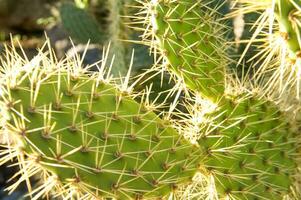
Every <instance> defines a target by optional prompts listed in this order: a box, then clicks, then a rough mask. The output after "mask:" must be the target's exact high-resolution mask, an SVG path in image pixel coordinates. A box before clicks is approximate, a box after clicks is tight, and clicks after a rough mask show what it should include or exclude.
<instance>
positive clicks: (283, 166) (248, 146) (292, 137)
mask: <svg viewBox="0 0 301 200" xmlns="http://www.w3.org/2000/svg"><path fill="white" fill-rule="evenodd" d="M217 116H218V117H217ZM207 117H208V118H215V119H214V120H213V123H212V124H206V125H205V128H204V129H203V130H206V131H204V132H205V133H203V135H202V137H201V138H200V139H199V140H198V143H199V145H200V146H201V147H202V148H203V151H204V152H207V156H205V159H204V165H205V167H206V168H207V169H208V170H209V172H210V174H211V175H213V177H214V180H215V185H216V188H217V191H218V193H219V195H220V197H227V196H228V197H231V198H233V199H239V200H243V199H247V200H253V199H254V200H255V199H275V200H276V199H282V198H283V197H284V196H285V195H287V194H289V192H290V187H291V186H292V185H293V182H294V179H293V174H295V173H296V171H295V170H296V169H297V167H296V160H295V157H296V156H297V142H296V141H297V140H296V138H297V135H296V134H295V132H294V131H293V130H292V127H291V124H289V123H287V122H286V121H287V120H286V119H285V118H284V117H285V115H284V113H282V112H280V111H279V109H278V107H276V105H275V104H274V103H272V102H269V101H266V100H262V99H259V98H258V97H256V95H251V94H241V95H240V96H228V97H225V98H224V99H223V101H222V102H221V103H220V107H219V110H217V111H214V112H213V113H210V114H208V115H207ZM206 132H207V133H206Z"/></svg>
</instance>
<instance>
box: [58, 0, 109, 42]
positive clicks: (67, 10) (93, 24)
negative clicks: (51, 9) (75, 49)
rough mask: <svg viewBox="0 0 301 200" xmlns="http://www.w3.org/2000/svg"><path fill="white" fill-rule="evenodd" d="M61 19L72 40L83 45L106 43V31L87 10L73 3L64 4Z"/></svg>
mask: <svg viewBox="0 0 301 200" xmlns="http://www.w3.org/2000/svg"><path fill="white" fill-rule="evenodd" d="M60 17H61V21H62V24H63V26H64V28H65V29H66V31H67V33H68V34H70V36H71V37H72V39H75V40H76V41H78V42H81V43H87V42H88V41H89V40H90V42H91V43H102V42H104V41H105V39H106V36H105V31H104V30H101V26H100V25H98V23H97V21H96V19H94V18H93V16H92V15H91V14H89V13H88V12H87V11H86V10H84V9H81V8H78V7H76V6H75V5H74V4H72V3H63V4H62V5H61V7H60Z"/></svg>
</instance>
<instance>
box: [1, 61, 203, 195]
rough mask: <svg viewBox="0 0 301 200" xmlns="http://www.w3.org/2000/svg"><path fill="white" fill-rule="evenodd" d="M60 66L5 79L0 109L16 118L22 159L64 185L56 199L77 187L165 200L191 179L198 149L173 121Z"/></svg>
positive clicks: (13, 130)
mask: <svg viewBox="0 0 301 200" xmlns="http://www.w3.org/2000/svg"><path fill="white" fill-rule="evenodd" d="M44 62H45V61H44ZM44 64H45V63H44ZM55 64H56V65H59V64H57V63H52V64H49V65H47V66H45V65H43V62H42V63H41V65H42V66H39V65H37V66H34V67H32V66H24V67H23V68H22V67H20V68H18V69H17V71H14V72H15V74H14V76H13V77H14V78H12V77H11V76H10V75H11V74H13V73H9V72H8V74H4V76H6V77H5V78H4V83H5V84H2V86H1V87H2V91H4V93H5V95H4V96H2V98H1V105H4V106H6V107H7V109H8V113H9V115H10V116H11V119H10V120H9V121H8V122H7V123H6V124H5V127H6V132H8V133H9V135H10V136H11V137H12V136H13V138H14V139H15V140H16V142H15V143H19V144H20V143H21V144H20V145H19V149H20V150H19V151H20V152H22V154H25V155H26V156H27V157H29V158H30V157H35V159H34V160H35V162H36V164H35V165H34V166H35V167H36V166H37V164H39V165H40V166H41V168H42V169H43V170H46V171H47V172H48V173H49V174H52V175H56V176H57V179H58V180H59V182H60V183H61V184H62V185H63V187H61V188H63V189H61V191H59V192H57V194H64V192H65V191H66V193H68V192H70V191H68V188H69V189H70V188H76V191H77V194H81V193H83V196H82V198H83V199H85V198H84V197H86V196H85V195H87V194H89V195H92V196H93V197H96V198H97V199H98V198H101V197H111V198H116V199H140V198H144V199H159V198H161V197H162V198H163V197H164V196H165V195H167V194H169V193H170V192H172V191H173V189H175V188H176V187H177V185H179V184H183V183H184V184H185V183H187V182H189V181H190V180H191V179H192V177H193V176H194V174H195V173H196V171H197V169H198V164H199V161H200V155H201V154H200V149H199V148H198V147H197V146H194V145H192V144H191V143H189V142H188V141H186V140H185V139H183V138H182V137H181V136H180V135H179V134H178V133H177V131H176V130H175V129H174V128H172V126H171V125H170V123H168V122H167V120H162V119H160V118H159V117H158V116H157V115H155V114H154V113H153V112H152V111H149V110H148V109H147V107H145V106H143V105H144V104H143V105H142V104H139V103H137V102H136V101H134V100H133V98H132V96H131V95H130V94H129V93H127V92H122V91H121V90H120V89H117V87H115V86H114V85H112V84H109V83H108V82H106V80H104V79H101V78H100V77H102V76H101V75H100V72H99V73H93V74H89V75H87V73H88V72H87V71H85V70H83V69H80V70H79V69H77V68H76V67H74V66H73V65H72V62H68V63H67V64H66V67H56V66H55ZM60 64H61V63H60ZM60 66H61V65H60ZM12 70H13V69H12ZM3 72H4V73H5V72H6V71H5V70H4V71H3ZM2 108H3V107H2ZM2 161H3V160H2ZM23 162H25V163H26V162H29V161H23ZM23 162H22V161H20V163H21V164H20V165H22V164H23ZM34 169H36V168H34ZM31 170H32V169H31ZM23 171H26V172H24V173H26V174H31V173H32V171H30V169H23ZM47 187H49V186H47ZM70 190H71V189H70ZM69 195H70V194H69ZM78 199H81V198H78ZM87 199H89V198H87Z"/></svg>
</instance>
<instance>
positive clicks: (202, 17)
mask: <svg viewBox="0 0 301 200" xmlns="http://www.w3.org/2000/svg"><path fill="white" fill-rule="evenodd" d="M154 7H155V11H153V16H154V17H155V20H153V21H155V24H154V25H153V26H154V29H155V30H154V31H155V36H156V37H157V38H158V40H159V43H160V44H159V46H160V47H159V48H160V49H162V51H163V55H164V57H165V58H166V59H167V61H168V66H169V67H170V70H172V71H173V72H174V73H176V74H177V75H178V76H180V77H182V78H183V79H184V81H185V84H186V85H187V87H188V88H190V89H192V90H194V91H196V92H199V93H201V94H202V95H203V96H204V97H206V98H209V99H211V100H214V101H216V100H217V99H218V98H219V97H220V96H221V95H222V94H223V92H224V84H225V82H224V81H225V80H224V72H225V68H224V67H225V65H226V59H225V57H224V54H223V51H224V50H225V47H224V45H225V44H223V41H222V40H223V39H221V38H219V36H220V35H221V32H222V31H223V28H224V27H223V25H220V24H219V23H218V22H216V21H215V22H214V20H215V19H214V17H213V16H214V11H212V10H210V9H208V8H206V4H205V3H204V2H202V1H195V0H183V1H159V3H156V4H155V5H154Z"/></svg>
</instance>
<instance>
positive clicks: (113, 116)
mask: <svg viewBox="0 0 301 200" xmlns="http://www.w3.org/2000/svg"><path fill="white" fill-rule="evenodd" d="M240 1H241V2H243V0H240ZM111 2H113V1H111ZM137 2H138V3H141V8H142V10H141V11H140V12H139V14H140V15H139V14H138V15H136V16H133V17H132V18H137V19H141V20H142V21H141V23H140V22H139V21H137V22H135V23H136V24H145V25H146V28H145V29H143V31H144V35H143V36H144V42H145V43H146V44H149V45H151V51H153V53H154V58H155V59H156V60H155V70H158V68H160V67H161V70H162V71H164V70H166V69H167V71H168V72H169V73H170V74H171V76H172V77H173V78H174V81H175V82H176V85H177V87H175V88H174V89H173V91H176V92H177V93H176V95H175V96H176V97H175V99H174V101H173V103H172V104H171V105H170V108H169V110H168V111H166V110H164V109H161V108H158V107H157V106H156V105H155V104H153V102H151V101H150V100H149V99H148V97H149V96H151V94H150V93H148V92H146V93H143V92H142V93H138V94H136V93H133V92H132V89H133V88H139V86H140V85H138V86H135V84H137V83H138V84H139V83H140V81H150V80H148V79H146V80H143V79H144V78H145V76H143V75H142V76H138V80H137V79H134V81H133V84H132V85H131V84H130V83H131V78H130V75H129V72H128V74H127V76H126V77H125V78H124V79H121V80H120V81H116V80H112V79H111V77H110V76H111V75H110V74H109V73H107V71H111V69H110V68H109V69H108V68H107V66H106V59H104V60H103V61H102V63H100V66H98V69H99V72H94V73H92V72H89V70H88V69H89V67H90V66H88V67H87V68H83V67H82V66H81V59H80V58H78V57H75V58H73V59H70V58H67V59H65V60H63V61H61V62H57V61H56V59H55V56H54V55H53V54H52V53H51V52H52V51H51V50H50V51H48V52H44V51H45V50H44V49H42V50H40V52H39V55H38V56H37V57H35V58H34V59H33V60H32V61H30V62H29V61H28V59H26V58H25V59H24V58H22V57H21V56H19V55H18V54H17V53H16V51H15V50H14V48H12V51H7V53H6V55H5V58H6V60H5V59H2V65H1V79H0V80H1V92H2V95H1V99H0V103H1V104H0V105H1V106H0V109H1V111H2V112H3V119H2V120H1V123H2V125H1V128H2V130H1V132H0V133H1V135H2V136H3V137H4V138H7V140H8V142H7V145H6V149H5V150H3V151H2V152H1V153H0V155H1V156H2V157H0V164H1V163H5V162H7V161H8V160H11V159H13V158H17V159H18V164H19V166H20V167H21V169H20V172H19V173H17V174H16V176H18V175H19V176H20V179H19V181H18V182H17V183H15V184H13V185H11V186H10V187H9V188H8V189H9V190H10V191H13V190H14V189H15V188H16V187H17V185H18V184H19V183H20V182H22V181H25V182H26V183H27V186H28V189H29V195H30V196H31V197H32V198H33V199H40V198H42V197H47V198H49V196H50V197H51V198H52V196H54V197H61V198H63V199H107V198H113V199H168V198H169V199H171V198H172V197H174V198H175V199H178V196H177V194H179V195H180V196H179V199H181V198H182V199H194V198H196V199H200V198H201V199H226V200H230V199H231V200H232V199H236V200H257V199H272V200H279V199H293V198H295V199H298V195H300V194H299V191H298V169H299V163H298V161H299V159H300V155H299V154H300V153H299V151H298V150H299V148H300V147H299V145H300V136H299V133H298V130H300V125H299V122H298V121H297V120H296V117H295V113H292V112H291V110H290V109H291V108H289V106H287V105H281V104H280V103H279V102H278V101H275V99H273V97H272V96H267V95H266V94H267V92H266V91H264V89H262V88H259V87H260V85H256V84H255V86H254V83H252V81H250V80H247V81H246V80H237V79H238V78H237V77H236V76H235V74H234V73H231V71H230V70H229V69H227V67H228V66H229V65H231V64H232V63H231V62H232V60H231V56H230V55H228V53H229V52H231V51H229V49H230V48H231V44H230V43H227V40H229V39H231V37H228V33H227V31H228V28H227V24H229V23H228V22H224V19H223V18H222V15H221V14H220V13H218V12H217V11H218V10H219V9H220V8H221V6H222V4H223V3H222V2H221V3H222V4H218V5H217V6H214V7H212V5H213V4H212V2H211V1H206V0H198V1H195V0H177V1H175V0H157V1H156V0H150V1H147V2H144V1H137ZM248 2H250V1H245V3H248ZM277 2H280V1H277ZM290 2H291V3H289V2H288V1H287V2H286V1H281V4H276V5H281V6H280V7H281V8H282V7H285V6H284V5H288V7H285V8H287V9H285V10H283V9H282V10H280V9H279V10H277V11H276V12H279V13H278V14H279V15H278V16H279V17H278V19H279V21H280V22H281V23H283V24H285V25H286V26H285V27H286V28H287V30H291V29H293V28H295V26H291V25H287V21H285V17H284V16H285V15H286V14H287V10H291V8H292V7H296V6H298V3H294V1H290ZM251 3H252V2H251ZM268 3H270V2H268ZM268 3H267V2H264V3H263V4H262V5H267V4H268ZM282 3H283V4H282ZM285 3H288V4H285ZM114 5H117V4H114ZM118 8H120V7H118ZM143 9H144V10H143ZM115 11H116V10H115ZM119 11H120V10H119V9H118V12H119ZM141 15H142V16H141ZM140 17H142V18H140ZM281 18H284V19H282V20H281ZM117 24H118V23H117ZM115 25H116V24H115ZM139 29H141V27H140V26H139ZM294 30H295V29H294ZM255 32H256V31H255ZM295 33H296V34H297V33H298V31H296V32H295ZM118 34H119V33H118ZM297 35H298V34H297ZM290 39H294V37H292V38H290ZM295 45H296V44H295V43H293V42H292V43H290V42H288V45H287V46H288V47H289V48H290V50H291V51H292V52H294V51H296V52H297V50H296V49H295ZM229 46H230V47H229ZM113 49H114V48H113ZM113 52H114V51H113ZM108 55H109V52H105V53H104V56H105V58H108ZM111 67H112V65H111ZM131 67H132V66H130V69H131ZM129 71H130V70H129ZM155 72H157V71H155ZM148 73H149V72H148ZM152 73H153V72H152ZM152 73H150V74H152ZM243 78H244V77H243ZM247 78H248V77H247ZM155 84H158V82H156V83H155ZM177 90H178V91H177ZM182 91H184V92H182ZM172 96H173V94H170V95H168V96H167V97H166V98H165V99H167V98H171V97H172ZM289 97H291V96H289ZM183 98H186V99H185V101H182V100H181V101H180V100H179V99H183ZM163 104H164V100H163ZM177 104H181V105H182V106H184V107H185V110H184V111H182V112H181V111H180V109H178V107H177ZM282 106H283V107H284V108H283V107H282ZM198 174H201V176H200V177H201V178H202V179H206V180H205V181H204V180H203V181H201V183H205V182H207V183H208V184H207V183H206V184H207V185H206V184H204V185H203V186H201V187H200V188H198V190H200V191H198V192H199V193H200V194H202V195H199V196H197V195H191V196H190V195H188V197H187V195H185V189H183V188H185V187H187V189H188V193H191V192H192V191H195V190H196V189H192V190H190V189H191V188H192V187H191V185H194V184H196V185H197V183H195V182H194V180H195V177H197V176H198ZM34 175H38V176H39V177H41V180H42V182H43V183H42V185H40V186H38V187H36V188H32V186H31V184H30V181H29V178H30V177H31V176H34ZM191 182H192V184H191V185H190V186H189V184H190V183H191ZM187 185H188V186H187ZM178 189H179V190H178ZM178 191H179V192H178ZM186 193H187V192H186ZM181 195H182V196H181Z"/></svg>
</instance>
